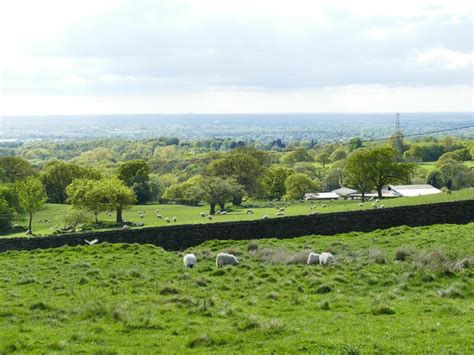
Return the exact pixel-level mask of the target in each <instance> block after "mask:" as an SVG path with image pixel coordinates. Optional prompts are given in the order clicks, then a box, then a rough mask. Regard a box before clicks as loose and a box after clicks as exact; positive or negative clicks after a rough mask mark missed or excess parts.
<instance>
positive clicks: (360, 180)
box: [344, 148, 374, 201]
mask: <svg viewBox="0 0 474 355" xmlns="http://www.w3.org/2000/svg"><path fill="white" fill-rule="evenodd" d="M371 174H372V169H371V167H370V162H369V151H368V150H366V149H363V148H361V149H357V150H355V151H354V152H352V154H351V155H349V157H348V158H347V160H346V164H345V166H344V179H345V183H346V184H347V185H348V186H350V187H352V188H355V189H357V190H358V191H359V192H360V193H361V194H362V201H364V200H365V194H366V193H367V192H369V191H370V190H371V189H372V188H373V187H374V183H373V181H372V179H371Z"/></svg>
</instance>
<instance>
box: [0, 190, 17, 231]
mask: <svg viewBox="0 0 474 355" xmlns="http://www.w3.org/2000/svg"><path fill="white" fill-rule="evenodd" d="M13 216H14V213H13V209H12V208H10V206H8V202H7V201H6V200H5V198H4V197H3V196H1V195H0V230H4V229H7V228H9V227H11V223H12V220H13Z"/></svg>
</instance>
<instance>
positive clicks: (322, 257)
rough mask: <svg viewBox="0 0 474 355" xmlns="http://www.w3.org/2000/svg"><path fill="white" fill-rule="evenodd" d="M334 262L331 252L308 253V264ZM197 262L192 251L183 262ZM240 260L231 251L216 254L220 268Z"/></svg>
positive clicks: (188, 266) (192, 264)
mask: <svg viewBox="0 0 474 355" xmlns="http://www.w3.org/2000/svg"><path fill="white" fill-rule="evenodd" d="M332 262H334V256H333V255H332V254H331V253H326V252H324V253H321V254H317V253H313V252H311V253H310V254H309V255H308V259H307V261H306V264H308V265H315V264H320V265H321V266H328V265H329V264H330V263H332ZM196 263H197V257H196V255H195V254H193V253H190V254H186V255H185V256H184V257H183V264H184V266H185V267H187V268H191V269H192V268H193V267H194V265H196ZM238 264H239V260H238V259H237V257H236V256H235V255H233V254H229V253H219V254H217V256H216V266H217V267H218V268H221V267H223V266H224V265H231V266H232V265H238Z"/></svg>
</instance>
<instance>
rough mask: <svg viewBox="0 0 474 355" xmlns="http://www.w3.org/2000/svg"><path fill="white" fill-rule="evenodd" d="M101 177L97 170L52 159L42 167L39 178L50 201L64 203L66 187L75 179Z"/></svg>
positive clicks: (95, 178) (96, 178)
mask: <svg viewBox="0 0 474 355" xmlns="http://www.w3.org/2000/svg"><path fill="white" fill-rule="evenodd" d="M100 178H101V174H100V172H99V171H97V170H95V169H93V168H85V167H82V166H79V165H76V164H71V163H66V162H63V161H60V160H56V161H52V162H50V163H48V164H46V166H45V167H44V169H43V172H42V174H41V180H42V182H43V185H44V187H45V189H46V194H47V195H48V201H49V202H51V203H65V202H66V200H67V194H66V187H67V186H68V185H69V184H70V183H71V182H72V181H73V180H75V179H94V180H98V179H100Z"/></svg>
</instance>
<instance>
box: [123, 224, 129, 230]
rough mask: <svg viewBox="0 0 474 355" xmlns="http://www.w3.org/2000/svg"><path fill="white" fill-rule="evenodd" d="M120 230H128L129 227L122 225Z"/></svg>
mask: <svg viewBox="0 0 474 355" xmlns="http://www.w3.org/2000/svg"><path fill="white" fill-rule="evenodd" d="M122 229H123V230H127V229H130V227H129V226H128V225H126V224H124V225H123V226H122Z"/></svg>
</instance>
